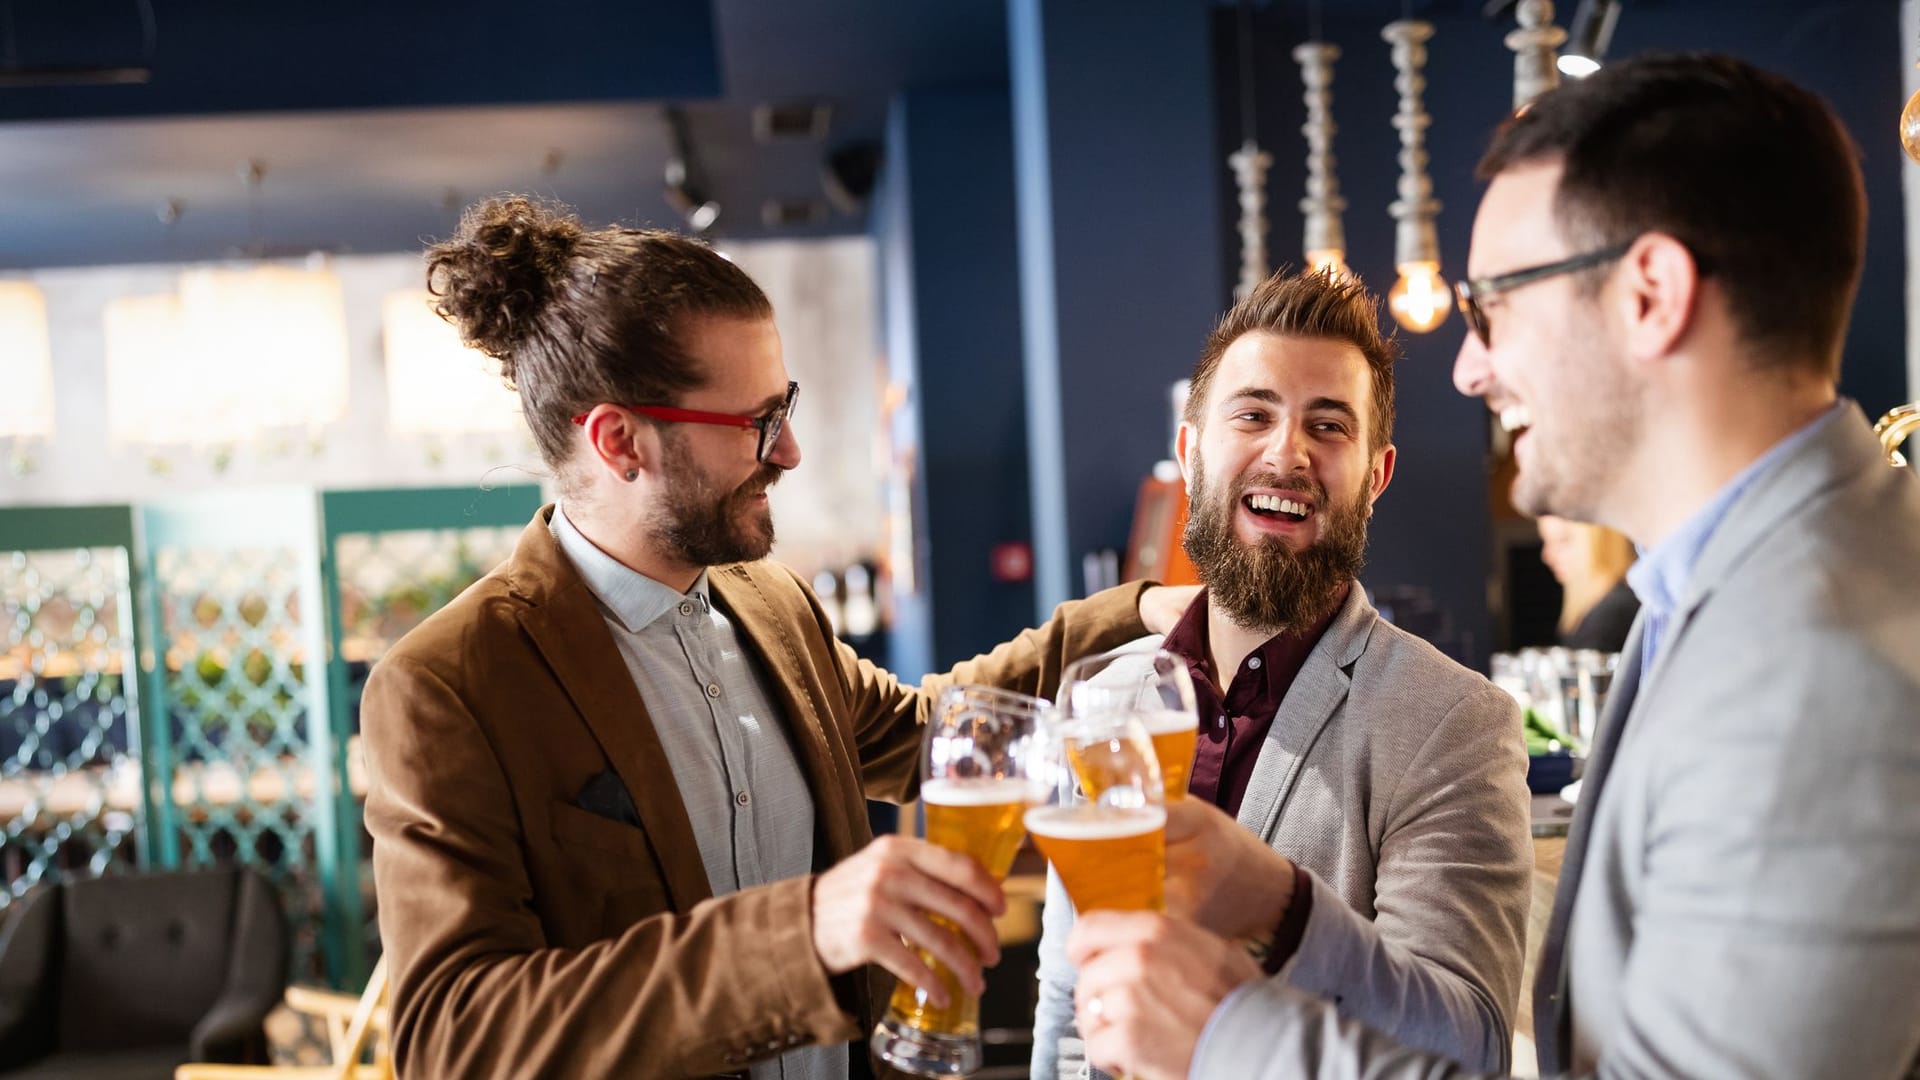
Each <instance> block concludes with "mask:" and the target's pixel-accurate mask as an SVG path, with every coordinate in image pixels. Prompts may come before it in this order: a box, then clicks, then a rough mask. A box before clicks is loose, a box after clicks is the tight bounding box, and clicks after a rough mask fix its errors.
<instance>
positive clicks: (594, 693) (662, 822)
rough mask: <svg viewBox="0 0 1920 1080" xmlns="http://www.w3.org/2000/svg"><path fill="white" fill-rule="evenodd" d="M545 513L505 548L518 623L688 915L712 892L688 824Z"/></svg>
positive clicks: (656, 739) (599, 619)
mask: <svg viewBox="0 0 1920 1080" xmlns="http://www.w3.org/2000/svg"><path fill="white" fill-rule="evenodd" d="M552 513H553V508H552V507H551V506H548V507H546V508H544V509H542V510H541V512H540V513H539V515H538V516H536V517H535V518H534V520H533V523H532V524H531V525H529V526H527V531H526V532H525V533H523V534H521V537H520V543H519V546H518V547H516V548H515V550H514V553H513V562H514V565H513V567H512V569H511V570H510V571H509V574H510V577H511V580H512V584H513V588H514V590H515V591H516V592H518V593H520V594H521V595H522V596H523V597H524V598H525V599H526V600H527V601H528V602H529V606H528V607H527V608H526V610H524V611H522V612H521V614H520V625H521V626H522V627H523V628H524V629H525V630H526V632H527V636H529V637H531V638H532V639H533V643H534V646H535V647H536V648H538V649H539V650H540V655H541V656H542V657H543V658H544V659H545V660H546V662H547V666H548V667H550V668H552V669H553V673H554V676H555V677H556V678H558V679H559V680H560V685H561V686H562V687H563V688H564V689H565V690H566V692H567V696H568V697H569V698H572V699H573V704H574V708H576V709H578V710H579V711H580V715H581V717H582V718H583V719H584V720H585V721H586V723H587V727H588V728H590V729H591V730H592V731H593V737H594V739H595V740H597V741H598V742H599V743H600V748H601V749H602V750H603V751H604V752H605V753H606V755H607V760H608V761H609V762H610V763H611V764H612V765H613V769H614V772H615V773H617V774H618V775H619V777H620V780H621V782H622V783H624V784H625V785H626V787H627V793H628V794H629V795H632V796H633V801H634V806H635V807H636V808H637V809H638V810H639V812H640V820H641V823H642V824H644V825H645V826H646V831H647V836H648V838H649V841H650V843H651V846H652V848H653V851H654V855H655V857H657V858H658V859H659V860H660V864H661V865H660V870H661V874H662V876H663V877H664V878H665V879H666V883H667V891H668V893H669V894H670V895H671V896H672V898H673V904H674V907H675V909H676V910H679V911H688V910H690V909H691V908H692V907H693V906H694V905H695V904H697V903H699V902H700V901H702V900H705V899H707V898H708V897H710V896H712V895H713V890H712V887H711V885H710V884H709V883H708V881H707V870H706V866H705V865H704V864H703V863H702V862H701V861H700V844H699V842H698V841H697V840H696V839H695V838H694V835H693V822H692V820H691V819H689V818H688V817H687V807H686V802H685V801H684V800H683V799H682V797H681V795H680V787H679V785H678V784H676V783H675V782H674V779H673V766H672V764H671V763H670V762H669V761H668V759H667V753H666V749H665V748H664V747H663V746H661V744H660V736H659V733H658V732H656V731H655V730H654V727H653V720H652V718H651V717H649V716H648V715H647V707H646V704H645V703H644V702H643V701H642V700H641V698H640V691H639V690H638V689H637V688H635V686H634V685H633V678H632V677H631V676H630V675H629V674H628V672H627V663H626V660H625V659H624V658H622V657H621V655H620V648H619V646H617V645H616V644H614V640H613V635H612V633H610V632H609V631H608V630H607V624H606V621H605V617H604V616H602V615H601V613H600V607H599V605H598V604H597V603H595V602H594V599H593V593H592V592H591V591H590V590H588V588H587V586H586V583H585V582H584V581H582V580H581V579H580V575H579V573H578V572H576V571H575V570H574V568H573V564H572V563H570V562H568V561H567V558H566V555H565V554H563V553H562V552H561V550H560V544H559V541H557V540H555V539H554V538H553V534H552V533H551V532H550V531H548V526H547V522H548V520H549V519H550V517H551V515H552Z"/></svg>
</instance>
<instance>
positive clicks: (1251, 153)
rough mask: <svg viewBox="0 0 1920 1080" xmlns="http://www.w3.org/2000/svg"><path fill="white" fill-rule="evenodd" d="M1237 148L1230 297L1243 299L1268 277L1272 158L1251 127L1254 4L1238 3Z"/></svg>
mask: <svg viewBox="0 0 1920 1080" xmlns="http://www.w3.org/2000/svg"><path fill="white" fill-rule="evenodd" d="M1239 45H1240V149H1238V150H1235V151H1234V152H1233V153H1231V154H1228V155H1227V165H1228V166H1229V167H1230V168H1232V169H1233V179H1234V185H1235V186H1236V187H1237V188H1238V189H1239V196H1240V283H1239V284H1238V285H1236V286H1234V289H1233V298H1234V299H1235V300H1244V299H1246V298H1247V295H1248V294H1249V293H1251V292H1253V290H1254V288H1255V287H1256V286H1258V285H1259V284H1260V282H1261V281H1262V280H1264V279H1265V278H1266V276H1267V169H1268V168H1269V167H1270V166H1272V165H1273V155H1272V154H1269V153H1267V152H1266V151H1264V150H1262V149H1260V141H1259V138H1258V129H1257V128H1256V127H1255V126H1254V113H1253V100H1254V80H1253V5H1252V3H1251V0H1240V29H1239Z"/></svg>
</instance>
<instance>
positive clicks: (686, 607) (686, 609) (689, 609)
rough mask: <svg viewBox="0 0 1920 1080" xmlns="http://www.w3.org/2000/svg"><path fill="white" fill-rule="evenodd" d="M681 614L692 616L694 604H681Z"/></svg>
mask: <svg viewBox="0 0 1920 1080" xmlns="http://www.w3.org/2000/svg"><path fill="white" fill-rule="evenodd" d="M680 614H682V615H691V614H693V605H692V604H687V603H683V604H681V605H680Z"/></svg>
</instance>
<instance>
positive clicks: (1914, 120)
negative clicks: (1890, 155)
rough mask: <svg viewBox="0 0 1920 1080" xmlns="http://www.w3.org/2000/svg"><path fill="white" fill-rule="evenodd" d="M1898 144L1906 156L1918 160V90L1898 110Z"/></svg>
mask: <svg viewBox="0 0 1920 1080" xmlns="http://www.w3.org/2000/svg"><path fill="white" fill-rule="evenodd" d="M1900 146H1901V148H1902V149H1904V150H1906V152H1907V156H1908V157H1910V158H1912V159H1913V160H1915V161H1920V90H1915V91H1914V92H1913V96H1912V97H1910V98H1908V99H1907V107H1906V108H1904V109H1901V110H1900Z"/></svg>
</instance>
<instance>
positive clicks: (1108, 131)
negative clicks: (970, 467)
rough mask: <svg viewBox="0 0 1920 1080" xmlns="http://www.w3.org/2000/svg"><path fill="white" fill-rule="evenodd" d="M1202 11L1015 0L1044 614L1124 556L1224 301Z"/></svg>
mask: <svg viewBox="0 0 1920 1080" xmlns="http://www.w3.org/2000/svg"><path fill="white" fill-rule="evenodd" d="M1210 14H1211V13H1210V12H1209V11H1208V10H1206V9H1205V8H1204V7H1203V6H1202V5H1199V4H1152V5H1144V4H1122V5H1115V4H1112V3H1107V2H1096V0H1045V2H1043V0H1009V6H1008V20H1007V21H1008V24H1009V25H1008V32H1009V36H1010V37H1011V39H1012V71H1011V76H1010V77H1011V80H1012V84H1013V94H1014V110H1015V111H1014V116H1015V140H1016V152H1015V170H1016V176H1017V179H1018V193H1019V221H1020V257H1021V264H1020V272H1021V288H1022V290H1023V308H1022V310H1023V313H1024V318H1025V335H1026V341H1025V345H1026V349H1025V351H1026V362H1027V367H1028V372H1027V374H1028V379H1027V393H1028V398H1027V401H1028V410H1029V412H1028V417H1029V419H1028V443H1029V447H1030V449H1031V453H1030V457H1031V460H1032V469H1033V480H1032V483H1033V516H1034V523H1035V524H1034V532H1035V547H1036V551H1035V555H1036V557H1037V559H1038V561H1039V578H1038V581H1037V587H1036V597H1035V600H1036V603H1037V605H1038V608H1039V611H1037V612H1036V614H1037V615H1039V616H1044V615H1045V614H1046V613H1047V609H1049V608H1050V607H1051V606H1052V605H1053V604H1054V603H1057V602H1058V601H1060V600H1063V599H1066V598H1068V597H1069V596H1073V595H1078V594H1079V592H1080V560H1081V557H1082V556H1083V555H1084V554H1085V553H1087V552H1088V551H1092V550H1095V549H1100V548H1114V549H1124V547H1125V546H1126V541H1127V534H1128V529H1129V526H1130V524H1131V520H1132V515H1133V502H1134V496H1135V493H1136V490H1137V489H1138V487H1139V485H1140V482H1141V480H1142V479H1144V478H1145V477H1146V476H1147V474H1148V472H1149V471H1150V470H1151V468H1152V466H1153V463H1154V462H1156V461H1158V460H1160V459H1162V458H1165V457H1168V456H1169V455H1170V451H1169V449H1168V447H1169V444H1170V440H1171V435H1172V430H1171V424H1170V419H1169V409H1168V406H1167V389H1168V387H1169V386H1170V385H1171V384H1172V383H1173V382H1174V381H1175V380H1177V379H1180V378H1182V377H1184V376H1185V375H1186V374H1187V372H1188V371H1189V370H1191V368H1192V365H1193V358H1194V356H1195V355H1196V354H1197V353H1198V352H1199V349H1200V345H1201V342H1202V340H1203V339H1204V337H1205V335H1206V333H1207V330H1208V328H1209V327H1210V326H1211V325H1212V324H1213V321H1214V320H1215V319H1216V318H1217V317H1218V316H1219V313H1220V311H1221V308H1222V307H1223V304H1224V301H1225V299H1226V297H1227V293H1226V291H1225V288H1224V285H1223V279H1222V276H1221V271H1220V248H1221V243H1222V240H1221V237H1220V235H1219V234H1218V232H1217V226H1218V224H1219V220H1220V219H1219V211H1218V208H1217V206H1216V202H1217V199H1218V191H1217V188H1216V186H1215V183H1214V177H1215V174H1216V172H1217V171H1218V170H1219V169H1221V168H1223V166H1222V164H1221V161H1220V155H1219V152H1218V148H1217V147H1216V146H1215V145H1214V138H1213V131H1212V130H1211V127H1210V125H1209V124H1208V123H1207V117H1208V116H1209V115H1211V109H1212V77H1213V76H1212V60H1211V50H1212V44H1211V38H1210V23H1209V19H1210Z"/></svg>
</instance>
